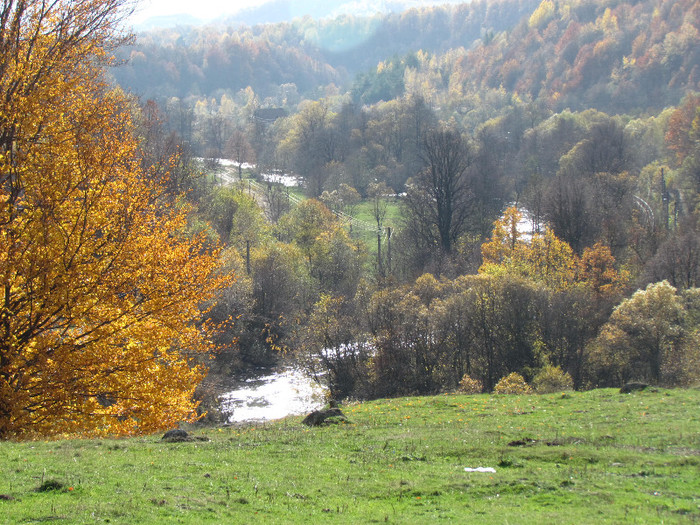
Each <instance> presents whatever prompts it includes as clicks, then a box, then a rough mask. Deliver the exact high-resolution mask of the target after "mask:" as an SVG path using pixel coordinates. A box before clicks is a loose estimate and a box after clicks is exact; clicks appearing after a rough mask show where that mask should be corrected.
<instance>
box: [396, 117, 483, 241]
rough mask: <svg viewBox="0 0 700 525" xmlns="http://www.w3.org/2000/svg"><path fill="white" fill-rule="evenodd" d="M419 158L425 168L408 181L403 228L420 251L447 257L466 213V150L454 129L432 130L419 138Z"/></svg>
mask: <svg viewBox="0 0 700 525" xmlns="http://www.w3.org/2000/svg"><path fill="white" fill-rule="evenodd" d="M421 159H422V161H423V163H424V166H425V167H424V169H423V171H421V173H419V174H418V175H417V176H416V177H414V178H413V179H411V180H409V182H408V187H407V192H406V198H405V200H404V202H405V206H406V211H407V214H406V218H407V220H406V228H407V229H408V230H409V231H410V234H411V236H412V237H413V238H414V240H415V242H417V243H420V244H422V245H423V246H424V248H426V249H429V250H430V249H434V248H439V249H440V251H441V253H443V254H450V253H451V252H452V249H453V247H454V245H455V243H456V241H457V239H458V238H459V237H460V235H462V234H463V233H464V232H465V230H466V227H467V219H468V217H469V213H470V206H469V204H470V201H471V199H472V196H473V195H472V192H471V190H470V188H469V184H468V175H467V169H468V168H469V166H470V164H471V151H470V147H469V145H468V143H467V142H466V140H465V139H464V138H463V137H462V136H461V135H460V134H459V133H458V132H457V131H456V130H453V129H449V128H445V129H434V130H431V131H429V132H428V133H426V134H425V135H424V137H423V139H422V143H421Z"/></svg>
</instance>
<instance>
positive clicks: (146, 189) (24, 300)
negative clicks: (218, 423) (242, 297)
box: [0, 0, 233, 438]
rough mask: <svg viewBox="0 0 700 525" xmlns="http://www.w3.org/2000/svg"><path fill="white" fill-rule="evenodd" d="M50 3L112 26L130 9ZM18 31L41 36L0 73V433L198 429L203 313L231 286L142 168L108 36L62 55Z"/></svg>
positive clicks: (50, 41)
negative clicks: (114, 80) (104, 67)
mask: <svg viewBox="0 0 700 525" xmlns="http://www.w3.org/2000/svg"><path fill="white" fill-rule="evenodd" d="M32 5H35V6H37V9H42V8H47V7H46V5H45V4H40V3H36V4H32ZM50 5H51V6H53V7H58V8H60V9H64V8H65V9H67V8H70V9H73V8H75V9H76V11H75V12H71V13H70V16H72V17H74V20H76V21H78V20H79V19H80V17H81V16H86V15H87V13H88V11H89V10H90V9H92V10H93V11H95V12H94V13H92V14H91V16H93V15H94V18H91V20H93V21H94V20H103V22H105V23H109V21H110V18H109V12H111V10H113V9H114V8H115V6H118V5H119V2H115V3H113V2H103V1H101V0H90V1H87V0H82V1H81V0H75V1H73V2H70V3H68V2H64V1H61V0H59V2H56V3H51V4H50ZM53 7H51V8H53ZM47 9H48V8H47ZM101 10H102V11H101ZM99 13H102V14H103V15H104V17H103V18H100V16H99ZM46 15H47V16H46V17H45V18H42V22H41V23H42V24H49V25H50V19H51V16H50V15H51V14H50V13H46ZM20 23H21V24H25V23H26V24H29V25H28V26H27V27H26V28H25V27H23V29H22V31H24V32H26V35H35V36H36V38H35V40H34V41H33V42H29V41H28V40H27V41H25V40H22V39H19V40H17V41H16V42H14V43H13V45H16V46H19V47H15V48H14V49H13V53H12V54H11V55H9V54H8V55H6V56H3V57H2V58H3V59H4V60H5V61H6V63H8V64H9V65H8V68H7V69H6V70H5V72H4V74H3V76H2V77H1V78H0V132H2V133H0V136H2V137H9V138H8V139H7V141H6V142H0V166H2V168H3V171H2V172H3V174H5V173H9V174H10V175H9V176H10V178H9V179H7V183H6V184H4V185H3V192H2V193H1V194H0V196H1V198H0V242H1V247H2V248H1V249H0V282H2V283H3V285H4V286H3V287H2V288H1V289H0V304H2V305H3V307H2V309H0V323H1V324H2V326H3V332H2V334H0V358H1V361H0V389H2V397H0V438H2V437H6V436H10V435H14V436H22V435H29V434H31V433H38V434H56V433H62V432H71V433H72V432H79V431H83V432H96V433H133V432H149V431H155V430H157V429H159V428H162V427H163V426H169V425H171V424H172V423H173V422H174V421H184V420H188V419H192V418H193V417H195V408H196V406H197V404H196V403H195V402H194V401H193V400H192V393H193V391H194V388H195V386H196V385H197V383H198V382H199V381H200V380H201V378H202V376H203V370H202V368H201V367H199V366H197V365H196V362H195V360H194V359H195V358H196V357H197V356H198V355H203V354H205V353H206V352H207V351H208V350H209V343H208V339H207V328H206V327H204V328H203V327H200V326H198V325H197V319H198V317H199V314H200V311H199V308H198V305H199V304H201V303H204V302H207V301H209V300H210V299H211V298H212V297H213V296H214V294H215V293H216V291H217V290H218V289H220V288H222V287H224V286H226V285H227V284H229V283H230V282H231V281H232V279H233V276H232V275H229V276H223V275H218V276H217V275H216V274H215V272H216V268H217V261H218V254H217V253H216V252H214V253H212V252H211V251H207V250H205V249H204V242H203V239H202V238H201V236H200V237H193V238H189V237H187V236H186V235H184V233H183V232H184V231H185V227H186V224H187V211H188V210H187V209H186V208H185V207H179V208H173V209H169V208H163V207H162V206H160V205H159V204H158V201H157V199H156V197H157V196H158V195H159V193H160V191H161V189H160V188H159V187H158V186H157V185H156V184H155V183H154V182H152V181H151V180H149V179H148V177H146V176H145V175H144V174H143V173H141V172H140V171H139V169H138V164H137V160H136V159H137V141H136V139H135V137H134V133H133V130H134V124H133V122H132V115H131V104H130V102H129V101H128V100H127V99H126V97H125V96H124V94H123V93H121V92H120V91H119V90H114V89H111V88H108V87H107V86H106V84H105V83H104V82H103V78H102V77H103V73H102V71H101V70H100V69H99V68H98V67H97V66H96V61H95V58H96V57H98V56H100V57H105V56H106V55H105V54H104V52H103V51H104V50H103V49H102V47H101V46H103V45H105V44H106V43H107V42H106V41H104V40H103V38H104V35H105V34H106V33H110V32H111V29H110V28H104V27H95V28H94V33H90V34H88V35H85V34H83V37H82V38H76V39H75V41H71V42H70V43H67V44H66V42H61V43H60V44H61V45H62V46H63V47H61V46H59V45H57V44H59V43H58V42H57V41H55V38H56V36H55V35H58V34H62V33H60V32H53V33H52V32H50V31H48V32H46V33H42V30H41V29H39V30H37V28H36V27H33V28H32V27H31V21H29V20H24V19H23V20H22V21H21V22H20ZM37 23H38V22H37ZM91 23H92V22H91ZM42 27H44V26H42ZM37 31H38V32H37ZM105 32H106V33H105ZM23 34H24V33H23ZM2 38H3V36H0V40H1V39H2ZM27 38H31V37H30V36H28V37H27ZM30 44H31V46H33V47H27V46H30ZM5 49H8V48H5ZM10 49H12V48H11V47H10ZM58 52H60V53H63V54H62V55H60V56H59V55H57V54H56V53H58ZM17 86H19V88H17ZM98 429H99V430H98Z"/></svg>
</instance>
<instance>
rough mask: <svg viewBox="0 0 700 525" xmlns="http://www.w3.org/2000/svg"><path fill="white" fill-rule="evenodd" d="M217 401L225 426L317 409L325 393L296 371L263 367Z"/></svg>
mask: <svg viewBox="0 0 700 525" xmlns="http://www.w3.org/2000/svg"><path fill="white" fill-rule="evenodd" d="M219 399H220V400H221V411H222V413H223V414H224V415H225V416H226V417H227V419H228V422H229V423H243V422H264V421H271V420H273V419H280V418H283V417H286V416H290V415H301V414H307V413H309V412H311V411H313V410H317V409H319V408H320V407H322V406H323V405H324V404H325V401H326V390H325V388H324V387H322V386H321V385H319V384H318V383H317V382H316V381H314V380H313V379H312V378H310V377H308V375H306V374H305V373H304V372H303V371H302V370H299V369H298V368H295V367H284V368H280V369H270V368H267V369H260V370H258V372H257V373H256V374H255V375H254V376H252V377H249V378H246V379H242V380H240V381H235V382H234V383H233V384H232V386H231V390H229V391H227V392H226V393H224V394H222V395H221V396H219Z"/></svg>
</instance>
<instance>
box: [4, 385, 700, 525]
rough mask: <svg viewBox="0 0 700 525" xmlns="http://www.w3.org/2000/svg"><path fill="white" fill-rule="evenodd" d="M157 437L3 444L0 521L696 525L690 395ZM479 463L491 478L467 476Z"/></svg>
mask: <svg viewBox="0 0 700 525" xmlns="http://www.w3.org/2000/svg"><path fill="white" fill-rule="evenodd" d="M343 411H344V412H345V414H346V415H347V417H348V419H349V420H350V422H349V423H347V424H340V425H333V426H328V427H323V428H308V427H305V426H303V425H301V419H302V418H301V417H290V418H287V419H284V420H280V421H276V422H273V423H268V424H265V425H259V426H246V427H224V428H190V429H188V430H189V431H190V432H191V433H192V434H193V435H195V436H201V437H206V438H209V441H196V442H187V443H164V442H162V441H161V439H160V437H161V436H160V435H157V436H146V437H136V438H131V439H121V440H112V439H100V440H95V439H85V440H74V439H66V440H57V441H32V442H22V443H14V442H2V443H0V468H1V470H2V476H1V478H0V523H40V522H53V523H124V524H127V523H128V524H134V523H149V524H150V523H168V524H170V523H196V524H199V523H222V524H230V523H237V524H241V523H385V522H386V523H421V524H424V523H440V522H455V523H471V522H476V523H514V524H528V523H537V524H541V523H546V522H551V523H557V524H569V523H570V524H581V523H591V524H592V523H595V524H600V523H611V524H612V523H615V524H618V523H693V522H696V523H697V522H700V390H697V389H694V390H692V389H691V390H659V391H655V392H652V391H645V392H637V393H633V394H620V393H618V391H616V390H610V389H607V390H595V391H590V392H569V393H565V394H563V393H558V394H548V395H528V396H505V395H501V396H498V395H476V396H464V395H441V396H435V397H416V398H398V399H389V400H378V401H372V402H367V403H361V404H351V405H346V406H344V407H343ZM465 467H471V468H474V467H492V468H493V469H495V472H466V471H465Z"/></svg>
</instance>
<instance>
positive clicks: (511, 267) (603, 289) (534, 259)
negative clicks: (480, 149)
mask: <svg viewBox="0 0 700 525" xmlns="http://www.w3.org/2000/svg"><path fill="white" fill-rule="evenodd" d="M521 218H522V214H521V213H520V212H519V211H518V210H517V209H516V208H515V207H511V208H508V209H507V210H506V211H505V212H504V214H503V217H502V218H501V219H499V220H497V221H496V222H495V223H494V228H493V233H492V235H491V238H490V239H489V240H488V241H487V242H485V243H484V244H483V245H482V246H481V253H482V257H483V261H484V262H483V264H482V266H481V268H479V273H484V274H489V275H501V276H502V275H507V274H516V275H519V276H521V277H525V278H528V279H532V280H534V281H538V282H543V283H544V284H546V285H547V286H549V287H552V288H554V289H563V288H567V287H570V286H573V285H575V284H584V285H586V286H587V287H590V288H591V289H592V290H593V291H594V292H595V293H597V294H601V295H614V294H617V293H620V292H621V291H622V289H623V288H624V286H625V285H626V283H627V279H628V275H627V274H626V273H625V272H618V271H617V270H616V269H615V267H614V263H615V258H614V257H613V256H612V254H611V253H610V249H609V248H608V247H606V246H604V245H602V244H600V243H598V244H596V245H595V246H593V247H592V248H586V249H585V250H584V252H583V254H582V256H581V257H580V258H579V257H578V256H577V255H576V254H575V253H574V252H573V250H572V249H571V247H570V246H569V245H568V244H567V243H566V242H564V241H562V240H560V239H559V238H557V236H556V235H554V232H552V230H550V229H549V228H545V230H544V233H541V234H539V233H538V234H534V235H533V236H532V238H531V239H530V240H529V241H525V240H524V239H523V236H522V234H521V233H520V232H519V231H518V227H517V226H518V222H519V221H520V220H521Z"/></svg>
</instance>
